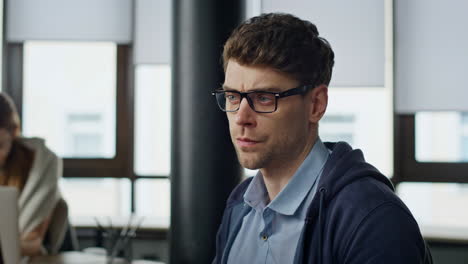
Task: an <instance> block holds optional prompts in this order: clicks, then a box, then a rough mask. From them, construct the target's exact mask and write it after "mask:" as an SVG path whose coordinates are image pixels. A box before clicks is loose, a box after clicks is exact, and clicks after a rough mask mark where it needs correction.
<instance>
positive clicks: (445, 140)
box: [415, 112, 468, 162]
mask: <svg viewBox="0 0 468 264" xmlns="http://www.w3.org/2000/svg"><path fill="white" fill-rule="evenodd" d="M415 119H416V120H415V122H416V128H415V129H416V131H415V132H416V159H417V160H418V161H419V162H431V161H432V162H434V161H438V162H466V161H468V113H460V112H419V113H417V114H416V116H415Z"/></svg>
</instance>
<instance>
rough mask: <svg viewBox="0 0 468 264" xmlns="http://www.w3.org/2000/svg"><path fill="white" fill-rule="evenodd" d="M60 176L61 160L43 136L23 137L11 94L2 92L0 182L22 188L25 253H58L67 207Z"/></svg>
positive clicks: (21, 228) (22, 230) (19, 202)
mask: <svg viewBox="0 0 468 264" xmlns="http://www.w3.org/2000/svg"><path fill="white" fill-rule="evenodd" d="M61 176H62V161H61V159H59V158H58V157H57V156H56V155H55V154H54V153H53V152H52V151H51V150H49V149H48V148H47V147H46V146H45V144H44V140H43V139H39V138H24V137H21V136H20V121H19V116H18V112H17V110H16V107H15V106H14V104H13V101H12V100H11V98H10V97H9V96H8V95H6V94H5V93H0V185H5V186H14V187H16V188H18V190H19V193H20V195H19V199H18V206H19V219H18V221H19V229H20V241H21V253H22V255H24V256H36V255H44V254H55V253H57V252H58V249H59V248H60V246H61V244H62V242H63V238H64V236H65V232H66V229H67V224H68V219H67V216H68V210H67V206H66V203H65V201H64V200H63V199H62V196H61V194H60V191H59V188H58V180H59V178H60V177H61ZM46 234H47V240H48V243H47V244H45V243H44V242H45V241H44V239H45V237H46Z"/></svg>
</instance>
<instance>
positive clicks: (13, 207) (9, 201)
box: [0, 186, 20, 263]
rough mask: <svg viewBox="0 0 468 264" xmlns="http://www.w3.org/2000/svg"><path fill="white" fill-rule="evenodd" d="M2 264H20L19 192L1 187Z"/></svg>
mask: <svg viewBox="0 0 468 264" xmlns="http://www.w3.org/2000/svg"><path fill="white" fill-rule="evenodd" d="M0 201H2V202H1V203H0V251H1V254H0V256H1V257H2V259H1V261H0V263H1V262H2V261H3V263H19V260H20V244H19V231H18V191H17V189H16V188H14V187H4V186H0Z"/></svg>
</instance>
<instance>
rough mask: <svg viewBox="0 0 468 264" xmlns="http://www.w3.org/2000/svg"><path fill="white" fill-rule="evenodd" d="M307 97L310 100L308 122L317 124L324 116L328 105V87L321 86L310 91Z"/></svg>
mask: <svg viewBox="0 0 468 264" xmlns="http://www.w3.org/2000/svg"><path fill="white" fill-rule="evenodd" d="M309 96H310V97H308V99H309V100H311V103H312V104H311V107H310V113H309V121H310V122H311V123H315V124H316V123H318V122H319V121H320V119H321V118H322V116H323V115H324V114H325V111H326V110H327V105H328V86H326V85H325V84H321V85H319V86H317V87H315V88H314V89H312V91H310V94H309Z"/></svg>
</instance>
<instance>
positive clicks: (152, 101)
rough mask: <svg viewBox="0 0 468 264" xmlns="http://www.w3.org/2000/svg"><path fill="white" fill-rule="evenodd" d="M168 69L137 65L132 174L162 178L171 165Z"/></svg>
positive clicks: (169, 78) (169, 71)
mask: <svg viewBox="0 0 468 264" xmlns="http://www.w3.org/2000/svg"><path fill="white" fill-rule="evenodd" d="M170 142H171V68H170V66H169V65H138V66H137V67H136V74H135V173H136V174H137V175H164V176H167V175H169V173H170V165H171V164H170V163H171V159H170V157H171V149H170Z"/></svg>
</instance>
